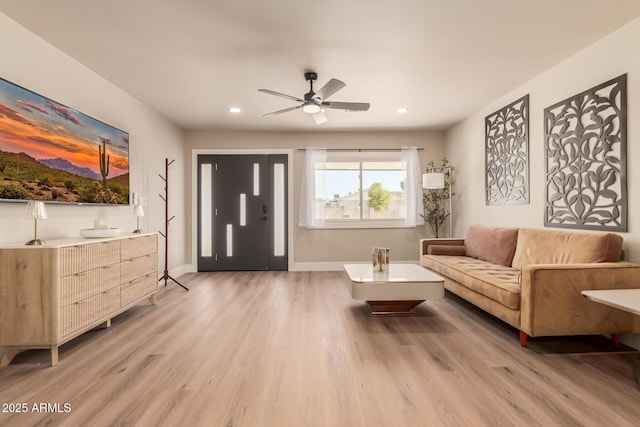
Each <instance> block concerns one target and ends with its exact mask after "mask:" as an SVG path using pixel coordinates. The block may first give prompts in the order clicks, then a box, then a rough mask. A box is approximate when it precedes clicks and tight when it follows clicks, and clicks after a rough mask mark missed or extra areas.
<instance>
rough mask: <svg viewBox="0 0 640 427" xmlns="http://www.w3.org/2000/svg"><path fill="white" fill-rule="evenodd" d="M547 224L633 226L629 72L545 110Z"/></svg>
mask: <svg viewBox="0 0 640 427" xmlns="http://www.w3.org/2000/svg"><path fill="white" fill-rule="evenodd" d="M544 136H545V176H546V187H545V217H544V225H545V226H547V227H564V228H582V229H591V230H608V231H627V173H626V158H627V153H626V150H627V75H626V74H624V75H622V76H620V77H617V78H615V79H613V80H610V81H608V82H605V83H602V84H600V85H598V86H596V87H594V88H591V89H589V90H587V91H584V92H582V93H580V94H578V95H575V96H573V97H571V98H568V99H566V100H564V101H561V102H559V103H557V104H555V105H552V106H551V107H548V108H546V109H545V110H544Z"/></svg>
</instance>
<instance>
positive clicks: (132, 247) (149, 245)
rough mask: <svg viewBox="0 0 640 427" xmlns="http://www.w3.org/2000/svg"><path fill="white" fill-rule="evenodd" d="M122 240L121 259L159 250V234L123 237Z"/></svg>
mask: <svg viewBox="0 0 640 427" xmlns="http://www.w3.org/2000/svg"><path fill="white" fill-rule="evenodd" d="M120 242H121V247H120V259H121V260H122V261H125V260H128V259H133V258H138V257H141V256H143V255H149V254H153V253H157V252H158V236H157V235H156V234H151V235H148V236H140V237H132V238H130V239H122V240H121V241H120Z"/></svg>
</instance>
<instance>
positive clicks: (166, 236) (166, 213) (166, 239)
mask: <svg viewBox="0 0 640 427" xmlns="http://www.w3.org/2000/svg"><path fill="white" fill-rule="evenodd" d="M173 162H175V160H171V161H169V159H164V164H165V168H164V176H162V175H160V174H158V176H159V177H160V178H162V180H163V181H164V196H163V195H162V194H158V195H159V196H160V198H161V199H162V200H164V233H163V232H162V231H159V233H160V235H161V236H162V237H164V274H163V275H162V277H161V278H160V280H158V282H161V281H163V280H164V285H165V286H167V281H168V280H169V279H171V280H173V281H174V282H176V283H177V284H178V285H180V286H182V288H184V290H185V291H188V290H189V288H187V287H186V286H184V285H183V284H182V283H180V282H178V281H177V280H176V279H174V278H173V277H171V275H169V223H170V222H171V220H172V219H174V218H175V217H176V216H175V215H173V216H172V217H171V218H169V166H170V165H171V164H172V163H173Z"/></svg>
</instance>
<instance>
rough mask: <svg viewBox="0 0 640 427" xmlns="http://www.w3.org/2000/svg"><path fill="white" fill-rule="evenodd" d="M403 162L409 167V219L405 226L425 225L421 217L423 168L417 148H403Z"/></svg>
mask: <svg viewBox="0 0 640 427" xmlns="http://www.w3.org/2000/svg"><path fill="white" fill-rule="evenodd" d="M402 161H403V162H405V163H406V165H407V181H406V183H405V200H406V204H407V219H406V220H405V225H407V226H416V225H422V224H424V218H422V216H420V213H421V212H422V211H423V209H422V166H421V165H420V156H418V149H417V148H416V147H402Z"/></svg>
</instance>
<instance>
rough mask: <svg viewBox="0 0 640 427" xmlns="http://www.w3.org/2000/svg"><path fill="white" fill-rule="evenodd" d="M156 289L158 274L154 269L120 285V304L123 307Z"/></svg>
mask: <svg viewBox="0 0 640 427" xmlns="http://www.w3.org/2000/svg"><path fill="white" fill-rule="evenodd" d="M157 290H158V274H157V273H156V272H155V271H154V272H153V273H148V274H147V275H145V276H143V277H139V278H137V279H134V280H132V281H130V282H127V283H124V284H123V285H122V286H121V287H120V297H121V304H122V306H123V307H124V306H126V305H128V304H131V303H133V302H134V301H136V300H138V299H140V298H142V297H144V296H146V295H149V294H151V293H153V292H155V291H157Z"/></svg>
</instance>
